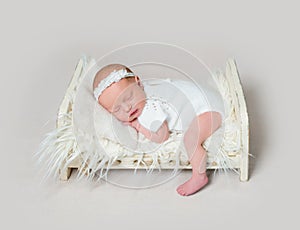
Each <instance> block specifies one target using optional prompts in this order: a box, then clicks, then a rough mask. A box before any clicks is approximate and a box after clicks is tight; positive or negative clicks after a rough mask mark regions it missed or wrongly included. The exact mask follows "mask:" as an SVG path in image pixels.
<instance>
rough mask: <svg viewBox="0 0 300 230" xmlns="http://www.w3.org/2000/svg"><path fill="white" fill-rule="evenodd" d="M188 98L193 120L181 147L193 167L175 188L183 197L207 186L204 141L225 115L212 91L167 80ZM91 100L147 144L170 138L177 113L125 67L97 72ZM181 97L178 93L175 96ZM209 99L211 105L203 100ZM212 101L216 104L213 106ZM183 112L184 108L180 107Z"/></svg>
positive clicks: (114, 65) (106, 67) (186, 83)
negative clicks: (139, 135) (131, 129)
mask: <svg viewBox="0 0 300 230" xmlns="http://www.w3.org/2000/svg"><path fill="white" fill-rule="evenodd" d="M169 82H170V83H172V85H174V86H175V87H176V88H178V90H180V92H183V94H184V95H185V96H186V98H188V99H189V100H190V102H191V104H192V106H193V108H194V109H195V114H194V116H193V119H192V120H191V121H190V122H188V126H187V128H186V129H184V138H183V141H184V147H185V149H186V152H187V154H188V156H189V161H190V163H191V166H192V177H191V178H190V179H189V180H188V181H186V182H185V183H183V184H181V185H180V186H178V187H177V189H176V190H177V192H178V193H179V194H180V195H182V196H188V195H191V194H194V193H196V192H197V191H199V190H200V189H201V188H203V187H204V186H205V185H206V184H207V183H208V177H207V174H206V160H207V153H206V150H205V149H204V148H203V146H202V144H203V142H204V141H205V140H206V139H207V138H208V137H209V136H211V135H212V134H213V133H214V132H215V131H216V130H217V129H218V128H219V127H220V126H221V124H222V121H223V119H224V113H223V112H222V107H221V106H222V105H221V103H222V102H221V101H220V100H217V99H218V98H217V96H216V95H215V94H214V92H213V91H206V92H205V94H206V95H203V92H204V91H201V90H200V89H199V88H197V87H196V86H195V85H194V84H193V83H191V82H188V81H184V80H172V81H170V80H169ZM93 92H94V97H95V99H96V100H97V101H98V103H99V104H100V105H101V106H103V107H104V108H105V109H106V110H107V111H108V112H110V113H111V114H112V115H113V116H115V117H116V118H117V119H118V120H119V121H120V122H122V123H123V124H125V125H130V126H132V127H133V128H135V129H136V130H137V131H138V132H140V133H142V134H143V135H144V136H145V137H146V138H148V139H149V140H150V141H153V142H156V143H162V142H164V141H166V140H167V139H168V138H169V135H170V131H171V127H172V128H173V127H174V126H176V125H174V124H175V123H176V122H175V121H176V118H174V116H176V114H180V113H181V112H180V111H179V112H178V111H177V113H172V112H170V110H169V108H167V107H166V103H164V102H163V100H154V99H152V98H151V97H149V95H147V90H145V88H144V85H143V84H142V82H141V81H140V79H139V77H138V76H137V75H135V74H134V73H133V72H132V71H131V70H130V69H129V68H128V67H126V66H124V65H121V64H110V65H107V66H105V67H103V68H102V69H100V70H99V71H98V72H97V73H96V75H95V78H94V81H93ZM178 95H180V94H178ZM207 99H211V102H210V106H207V103H206V100H207ZM214 102H215V103H214ZM181 108H182V110H184V108H185V107H184V106H182V107H181Z"/></svg>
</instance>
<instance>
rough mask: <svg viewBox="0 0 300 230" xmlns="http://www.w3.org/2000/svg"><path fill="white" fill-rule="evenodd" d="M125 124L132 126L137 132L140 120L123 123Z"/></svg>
mask: <svg viewBox="0 0 300 230" xmlns="http://www.w3.org/2000/svg"><path fill="white" fill-rule="evenodd" d="M123 124H124V125H130V126H132V127H133V128H135V129H136V130H137V129H138V126H139V122H138V119H134V120H133V121H123Z"/></svg>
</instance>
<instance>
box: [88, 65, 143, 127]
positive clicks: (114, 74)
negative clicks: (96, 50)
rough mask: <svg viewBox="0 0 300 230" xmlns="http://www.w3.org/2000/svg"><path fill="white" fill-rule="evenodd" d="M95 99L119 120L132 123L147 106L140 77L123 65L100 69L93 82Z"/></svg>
mask: <svg viewBox="0 0 300 230" xmlns="http://www.w3.org/2000/svg"><path fill="white" fill-rule="evenodd" d="M93 92H94V97H95V99H96V100H97V101H98V103H99V104H100V105H101V106H103V107H104V108H105V109H106V110H107V111H108V112H110V113H112V114H113V115H114V116H115V117H116V118H117V119H118V120H120V121H123V122H130V121H132V120H134V119H135V118H137V117H138V116H139V115H140V114H141V113H142V110H143V108H144V106H145V100H146V95H145V92H144V90H143V86H142V84H141V82H140V79H139V77H138V76H136V75H135V74H134V73H133V72H132V71H131V70H130V69H129V68H128V67H126V66H124V65H121V64H110V65H107V66H104V67H103V68H102V69H100V70H99V71H98V72H97V73H96V75H95V78H94V82H93Z"/></svg>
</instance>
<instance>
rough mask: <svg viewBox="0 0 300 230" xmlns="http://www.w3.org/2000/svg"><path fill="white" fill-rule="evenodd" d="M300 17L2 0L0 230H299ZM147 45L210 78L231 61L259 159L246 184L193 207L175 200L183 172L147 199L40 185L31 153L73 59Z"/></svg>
mask: <svg viewBox="0 0 300 230" xmlns="http://www.w3.org/2000/svg"><path fill="white" fill-rule="evenodd" d="M298 9H299V6H298V4H297V1H277V2H274V1H248V2H245V1H232V0H230V1H181V2H175V1H155V0H154V1H119V2H114V1H110V2H108V1H47V2H45V1H33V0H28V1H16V2H12V1H10V2H9V1H2V2H1V8H0V26H1V27H0V28H1V36H0V39H1V40H0V41H1V43H0V51H1V54H0V63H1V80H2V84H0V93H1V96H0V100H1V114H0V130H1V131H0V135H1V136H0V137H1V138H0V141H1V156H2V164H1V167H0V169H1V181H2V186H1V188H2V189H1V196H0V197H1V198H0V201H1V208H0V212H1V217H2V218H1V219H2V220H1V223H0V226H1V228H3V227H4V226H7V228H8V227H9V229H18V228H20V227H22V228H24V229H38V228H41V227H43V228H44V229H54V228H55V229H62V228H73V229H79V228H85V229H86V228H103V227H104V226H105V227H113V229H117V228H125V227H130V228H137V227H139V228H143V229H144V228H146V229H150V228H151V229H153V227H155V226H171V227H174V228H181V229H182V228H183V229H188V228H199V229H200V228H208V227H209V228H210V229H219V228H220V227H222V228H231V229H238V228H239V229H240V228H241V227H243V229H253V228H255V227H260V228H263V227H269V228H272V227H275V226H276V227H278V228H281V227H285V228H289V227H291V226H295V225H296V224H297V222H296V217H297V216H296V211H297V209H296V208H297V207H296V204H299V197H298V194H299V179H298V175H299V173H298V162H299V160H300V157H299V150H298V145H297V142H296V138H297V137H298V136H299V135H298V134H297V133H298V129H299V122H298V119H299V115H300V114H299V103H298V101H297V98H299V96H300V95H299V90H298V87H299V79H298V78H299V68H298V66H299V63H298V62H299V51H300V45H299V41H300V33H299V23H298V22H299V20H300V16H299V10H298ZM145 41H150V42H152V41H153V42H164V43H169V44H174V45H178V46H180V47H182V48H184V49H187V50H188V51H190V52H191V53H193V54H194V55H196V56H197V57H198V58H201V59H202V60H203V61H205V63H206V64H207V65H208V66H209V67H210V68H212V69H215V68H224V67H225V66H224V65H225V62H226V60H227V58H229V57H233V58H235V59H236V60H237V65H238V68H239V72H240V75H241V80H242V84H243V87H244V92H245V95H246V101H247V105H248V110H249V115H250V129H251V132H250V151H251V153H252V154H253V155H255V156H256V158H255V160H253V159H251V172H250V181H249V182H247V183H240V182H239V181H238V177H237V176H236V175H232V176H230V177H228V178H227V177H226V176H225V175H223V174H221V175H219V176H217V177H215V178H213V179H212V180H211V183H210V184H209V186H207V187H206V188H205V189H204V190H202V191H201V192H199V193H197V194H196V195H194V196H191V197H180V196H179V195H177V193H176V190H175V189H176V187H177V186H178V185H179V184H181V183H183V182H184V181H185V180H186V179H188V178H189V176H190V172H186V173H183V174H181V175H180V176H179V177H178V178H176V179H174V180H172V181H171V182H169V183H166V184H164V185H162V186H159V187H156V188H151V189H149V190H131V189H128V190H126V189H123V188H118V187H116V186H113V185H110V184H100V185H92V186H91V185H86V184H85V183H71V182H66V183H56V184H55V183H50V182H49V183H47V184H43V185H40V184H39V179H40V178H39V175H37V174H36V170H35V166H34V163H35V162H34V160H33V159H32V154H33V153H34V152H35V151H36V150H37V147H38V144H39V142H40V141H41V140H42V138H43V135H44V133H45V131H48V129H51V128H54V126H55V117H56V112H57V109H58V106H59V105H60V103H61V100H62V98H63V96H64V93H65V90H66V88H67V86H68V83H69V81H70V79H71V76H72V74H73V71H74V68H75V65H76V63H77V61H78V59H79V57H80V56H81V54H88V55H91V56H93V57H95V58H97V57H100V56H102V55H105V54H106V53H108V52H110V51H112V50H113V49H116V48H119V47H121V46H124V45H128V44H132V43H136V42H145ZM158 55H159V54H158ZM49 119H50V122H49V123H48V125H47V126H46V127H47V128H45V127H43V125H44V123H45V122H46V121H47V120H49ZM228 182H229V183H228ZM151 222H154V223H153V224H151ZM198 225H199V226H198ZM297 225H298V224H297Z"/></svg>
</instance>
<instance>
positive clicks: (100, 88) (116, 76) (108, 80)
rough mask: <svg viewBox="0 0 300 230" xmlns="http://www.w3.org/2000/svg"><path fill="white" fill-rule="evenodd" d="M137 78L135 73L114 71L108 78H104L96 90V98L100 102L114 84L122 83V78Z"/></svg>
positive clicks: (123, 70) (124, 70)
mask: <svg viewBox="0 0 300 230" xmlns="http://www.w3.org/2000/svg"><path fill="white" fill-rule="evenodd" d="M131 76H135V75H134V74H133V73H130V72H127V71H126V69H120V70H118V71H116V70H114V71H113V72H111V73H110V74H109V75H108V76H107V77H106V78H104V79H103V80H102V81H101V82H100V83H99V84H98V86H97V87H96V88H95V90H94V97H95V98H96V101H98V98H99V96H100V95H101V93H102V92H103V91H104V90H105V89H106V88H107V87H108V86H110V85H111V84H112V83H114V82H118V81H120V80H121V79H122V78H125V77H131Z"/></svg>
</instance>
